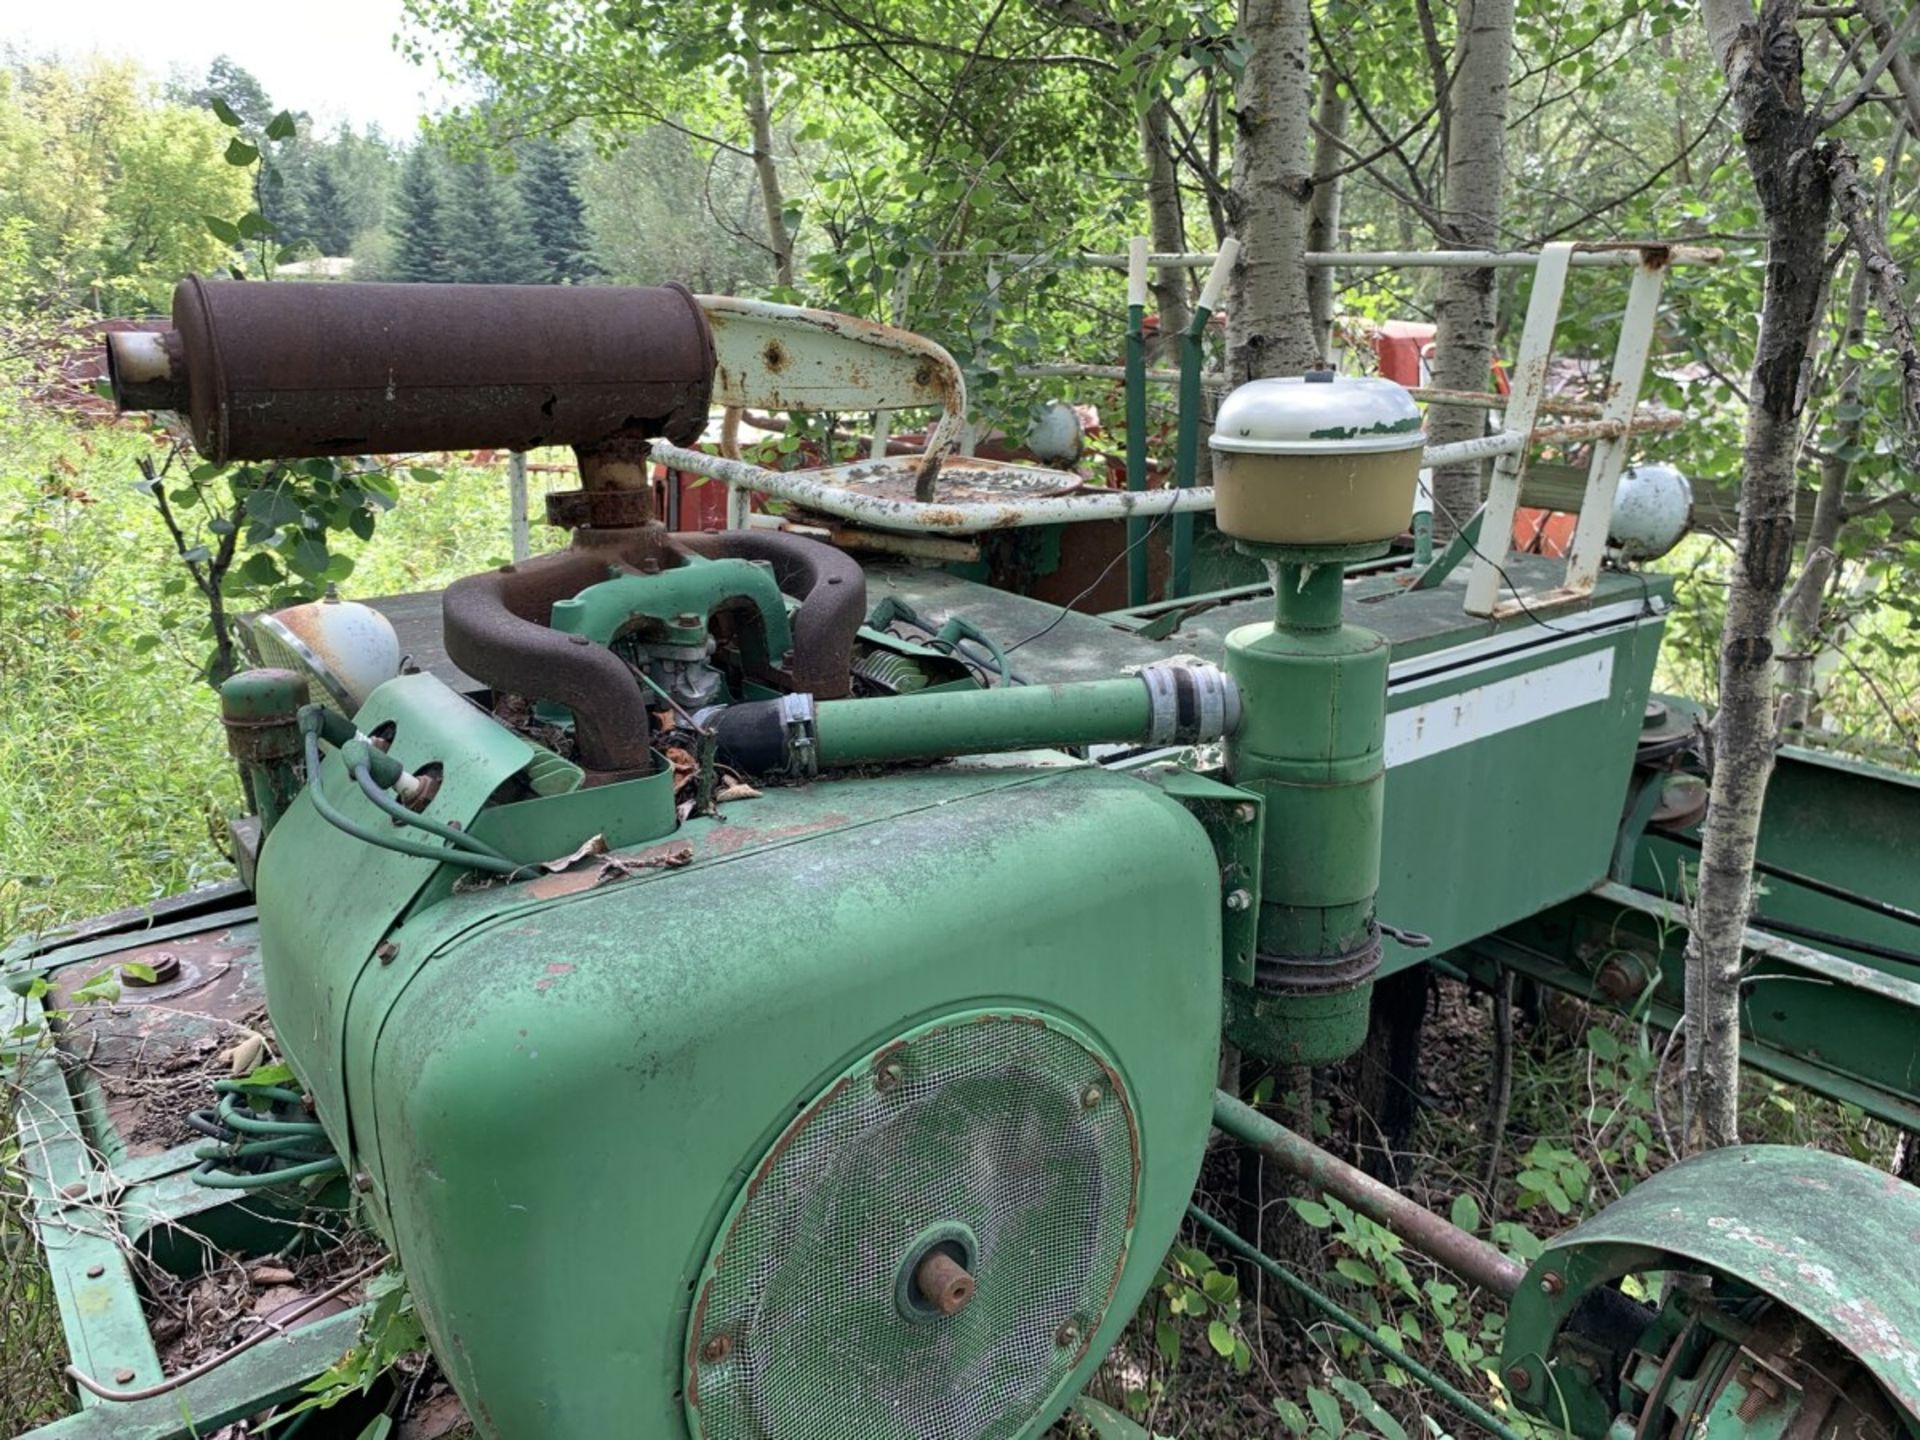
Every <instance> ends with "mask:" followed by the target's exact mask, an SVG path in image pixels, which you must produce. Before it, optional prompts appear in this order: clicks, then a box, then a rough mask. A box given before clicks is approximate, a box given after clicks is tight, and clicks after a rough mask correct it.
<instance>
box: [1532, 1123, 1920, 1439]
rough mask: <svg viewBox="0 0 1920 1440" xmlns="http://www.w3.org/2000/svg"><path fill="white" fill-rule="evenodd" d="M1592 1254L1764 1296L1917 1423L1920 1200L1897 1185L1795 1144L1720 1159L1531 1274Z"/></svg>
mask: <svg viewBox="0 0 1920 1440" xmlns="http://www.w3.org/2000/svg"><path fill="white" fill-rule="evenodd" d="M1595 1247H1607V1248H1609V1249H1611V1250H1613V1251H1615V1252H1616V1253H1617V1255H1618V1256H1619V1257H1620V1261H1619V1265H1622V1266H1625V1268H1626V1269H1628V1270H1633V1269H1660V1268H1670V1262H1669V1265H1668V1266H1662V1265H1660V1264H1658V1263H1652V1264H1649V1263H1645V1257H1646V1255H1647V1254H1648V1252H1657V1253H1658V1254H1661V1255H1665V1256H1678V1257H1682V1258H1684V1259H1686V1260H1690V1261H1693V1262H1695V1263H1697V1264H1701V1265H1706V1266H1710V1267H1711V1268H1713V1269H1715V1270H1718V1271H1721V1272H1722V1273H1724V1274H1727V1275H1731V1276H1734V1277H1737V1278H1738V1279H1741V1280H1743V1281H1745V1282H1746V1283H1747V1284H1749V1285H1752V1286H1755V1287H1756V1288H1758V1289H1760V1290H1762V1291H1764V1292H1765V1293H1766V1294H1768V1295H1771V1296H1772V1297H1773V1298H1774V1299H1776V1300H1778V1301H1779V1302H1780V1303H1781V1304H1783V1305H1785V1306H1787V1307H1788V1308H1790V1309H1792V1310H1795V1311H1797V1312H1799V1313H1800V1314H1801V1315H1804V1316H1805V1317H1806V1318H1807V1319H1808V1320H1810V1321H1812V1322H1813V1323H1814V1324H1815V1325H1817V1326H1818V1327H1819V1328H1820V1329H1821V1331H1823V1332H1824V1333H1825V1334H1826V1335H1828V1336H1830V1337H1831V1338H1832V1339H1833V1340H1834V1341H1835V1342H1836V1343H1837V1344H1839V1345H1840V1346H1842V1347H1843V1348H1844V1349H1846V1350H1847V1351H1848V1352H1849V1353H1850V1354H1851V1355H1852V1356H1853V1357H1854V1358H1855V1359H1856V1360H1858V1361H1859V1362H1860V1364H1861V1365H1862V1366H1864V1367H1865V1368H1866V1369H1867V1370H1868V1371H1870V1372H1871V1373H1872V1374H1873V1376H1874V1377H1875V1378H1876V1379H1877V1380H1878V1381H1879V1382H1880V1383H1881V1384H1882V1385H1883V1386H1885V1387H1886V1389H1887V1391H1888V1393H1889V1394H1890V1395H1892V1397H1893V1399H1894V1401H1895V1402H1896V1403H1897V1404H1898V1405H1899V1406H1900V1407H1901V1409H1902V1410H1904V1411H1905V1412H1906V1413H1907V1415H1909V1416H1910V1417H1913V1418H1915V1419H1920V1289H1917V1288H1916V1287H1915V1285H1914V1283H1913V1281H1914V1261H1915V1256H1916V1255H1920V1190H1916V1189H1915V1188H1914V1187H1913V1186H1911V1185H1908V1184H1906V1183H1905V1182H1903V1181H1901V1180H1899V1179H1897V1178H1896V1177H1894V1176H1892V1175H1888V1174H1886V1173H1884V1172H1882V1171H1879V1170H1876V1169H1874V1168H1873V1167H1872V1166H1870V1165H1863V1164H1861V1163H1860V1162H1859V1161H1857V1160H1850V1159H1847V1158H1845V1157H1844V1156H1839V1155H1832V1154H1828V1153H1826V1152H1823V1151H1818V1150H1803V1149H1799V1148H1796V1147H1793V1146H1785V1145H1746V1146H1738V1147H1734V1148H1731V1149H1725V1150H1714V1151H1709V1152H1708V1153H1706V1154H1704V1155H1696V1156H1694V1157H1692V1158H1691V1159H1688V1160H1683V1161H1682V1162H1681V1163H1680V1164H1678V1165H1675V1166H1673V1167H1672V1168H1671V1169H1668V1170H1663V1171H1661V1172H1660V1173H1659V1174H1658V1175H1655V1176H1653V1177H1652V1178H1651V1179H1649V1180H1644V1181H1642V1182H1641V1183H1640V1184H1639V1185H1638V1186H1636V1187H1635V1188H1634V1189H1633V1190H1632V1191H1631V1192H1630V1193H1629V1194H1628V1195H1627V1196H1626V1197H1625V1198H1624V1199H1622V1200H1619V1201H1616V1202H1615V1203H1614V1204H1612V1205H1610V1206H1608V1207H1607V1209H1605V1210H1604V1211H1602V1212H1601V1213H1600V1214H1599V1215H1597V1216H1595V1217H1594V1218H1593V1219H1591V1220H1589V1221H1587V1222H1586V1223H1585V1224H1583V1225H1580V1226H1578V1227H1576V1228H1575V1229H1573V1230H1572V1231H1569V1232H1568V1233H1567V1234H1565V1235H1562V1236H1559V1237H1558V1238H1557V1239H1554V1240H1552V1241H1550V1242H1548V1245H1547V1249H1546V1252H1545V1253H1544V1254H1543V1255H1542V1256H1541V1257H1540V1259H1539V1260H1537V1261H1535V1262H1534V1269H1535V1270H1536V1271H1538V1270H1541V1269H1542V1267H1546V1266H1560V1267H1564V1266H1565V1265H1566V1264H1567V1263H1568V1261H1569V1259H1570V1257H1571V1256H1572V1255H1573V1254H1574V1253H1576V1252H1580V1251H1592V1250H1593V1249H1595ZM1636 1257H1637V1258H1636ZM1608 1268H1609V1269H1617V1268H1619V1266H1615V1265H1609V1266H1608Z"/></svg>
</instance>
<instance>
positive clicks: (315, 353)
mask: <svg viewBox="0 0 1920 1440" xmlns="http://www.w3.org/2000/svg"><path fill="white" fill-rule="evenodd" d="M173 315H174V327H175V331H176V332H177V336H176V339H175V340H173V341H169V342H167V344H168V346H169V347H170V349H169V354H170V355H171V354H172V353H174V351H175V350H177V353H178V356H179V359H180V361H181V365H180V368H179V369H178V370H176V371H174V372H172V374H171V376H170V378H169V380H168V381H158V380H154V379H153V378H151V377H145V378H139V383H137V384H133V385H130V386H128V387H126V388H123V389H121V390H119V391H118V392H117V394H116V399H117V400H118V402H119V403H120V405H121V407H122V408H123V409H138V408H147V407H149V406H150V405H151V404H152V403H153V401H154V399H155V398H156V395H155V391H156V387H158V386H166V387H167V388H169V389H170V391H171V394H170V397H169V398H170V400H171V403H172V405H173V406H175V407H183V408H184V409H185V411H186V413H187V414H188V416H189V418H190V420H191V423H192V427H193V437H194V444H195V446H196V447H197V448H198V449H199V450H200V452H201V453H202V454H203V455H205V456H207V458H208V459H211V460H216V461H225V460H264V459H273V458H279V457H283V456H294V455H353V454H372V453H378V454H390V453H394V452H403V451H416V450H448V449H472V448H491V449H502V450H531V449H534V448H536V447H538V446H541V445H575V446H588V447H590V446H594V445H596V444H598V443H599V442H603V441H606V440H607V439H609V438H610V437H613V436H638V437H648V436H654V435H667V436H672V437H674V438H676V439H681V440H691V439H693V438H694V437H696V436H697V435H698V434H699V433H700V431H701V430H702V429H703V428H704V427H705V425H706V419H707V408H708V403H707V402H708V398H709V396H710V395H711V393H712V389H713V341H712V335H711V333H710V331H709V330H708V327H707V323H706V319H705V315H704V313H703V312H702V311H701V309H700V307H699V306H698V305H696V304H695V303H694V301H693V297H692V296H691V295H690V294H689V293H688V292H687V291H686V290H685V289H683V288H681V287H679V286H665V287H661V288H658V289H640V288H630V287H620V286H597V285H596V286H591V287H578V288H576V287H571V286H542V285H374V284H367V285H360V284H354V285H339V284H325V283H318V284H274V285H260V284H251V283H244V282H240V281H207V280H203V279H200V278H199V277H197V276H196V277H189V278H188V279H186V280H183V281H182V282H181V283H180V286H179V288H178V289H177V290H176V291H175V292H174V309H173ZM136 378H138V377H136Z"/></svg>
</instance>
